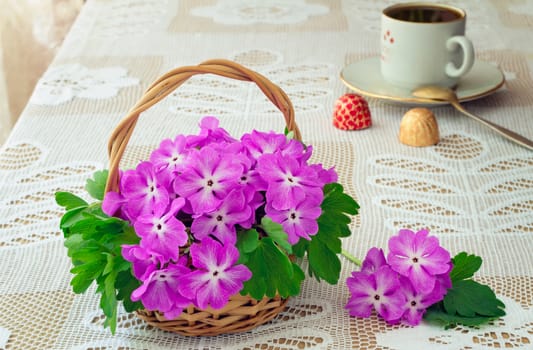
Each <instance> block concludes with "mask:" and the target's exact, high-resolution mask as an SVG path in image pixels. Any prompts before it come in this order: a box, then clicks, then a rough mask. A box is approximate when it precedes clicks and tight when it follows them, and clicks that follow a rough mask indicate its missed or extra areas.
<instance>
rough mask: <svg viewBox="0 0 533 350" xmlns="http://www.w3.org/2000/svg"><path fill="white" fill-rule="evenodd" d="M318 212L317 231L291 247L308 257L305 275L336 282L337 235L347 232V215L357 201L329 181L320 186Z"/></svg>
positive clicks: (354, 212) (338, 269)
mask: <svg viewBox="0 0 533 350" xmlns="http://www.w3.org/2000/svg"><path fill="white" fill-rule="evenodd" d="M321 208H322V214H321V215H320V217H319V218H318V220H317V222H318V233H317V234H316V235H314V236H313V237H312V239H311V241H310V242H308V241H304V240H302V239H301V240H300V241H299V242H298V243H297V244H296V245H295V246H294V247H293V252H294V253H295V255H296V256H299V257H302V256H303V255H304V253H305V252H307V256H308V259H309V274H310V275H311V276H314V277H315V278H316V279H317V280H319V281H320V280H321V279H323V280H325V281H326V282H328V283H330V284H336V283H337V282H338V280H339V277H340V270H341V263H340V259H339V257H338V255H337V254H340V253H341V250H342V242H341V240H340V238H341V237H348V236H350V235H351V230H350V227H349V226H348V225H349V224H350V223H351V218H350V216H349V215H355V214H357V213H358V209H359V205H358V204H357V202H356V201H355V200H354V199H353V198H352V197H350V196H349V195H347V194H345V193H344V189H343V187H342V185H340V184H338V183H331V184H327V185H326V186H324V200H323V201H322V204H321Z"/></svg>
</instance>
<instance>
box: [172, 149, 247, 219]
mask: <svg viewBox="0 0 533 350" xmlns="http://www.w3.org/2000/svg"><path fill="white" fill-rule="evenodd" d="M242 171H243V169H242V166H241V165H240V164H239V163H237V162H233V157H232V155H231V154H221V153H219V152H216V151H215V150H214V149H212V148H211V147H209V146H206V147H204V148H202V149H201V150H199V151H197V152H194V153H191V155H190V162H189V166H188V167H187V169H185V170H184V171H183V173H182V174H181V176H179V177H177V178H176V179H175V181H174V189H175V191H176V193H178V194H179V195H180V196H182V197H185V198H187V200H188V201H189V203H190V205H191V207H192V210H193V212H194V213H193V214H196V215H199V214H203V213H208V212H210V211H213V210H216V208H218V207H219V206H220V204H221V203H222V201H223V200H224V198H225V197H226V196H227V195H228V193H229V192H230V191H231V190H232V189H233V188H235V187H236V186H238V182H237V181H238V179H239V178H240V177H241V175H242Z"/></svg>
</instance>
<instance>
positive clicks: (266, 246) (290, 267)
mask: <svg viewBox="0 0 533 350" xmlns="http://www.w3.org/2000/svg"><path fill="white" fill-rule="evenodd" d="M247 256H248V257H247V263H246V266H248V268H249V269H250V271H251V272H252V278H251V279H250V280H248V281H246V282H244V287H243V290H242V291H241V294H243V295H245V294H250V295H251V296H252V297H253V298H255V299H262V298H263V297H264V296H265V295H266V296H268V297H274V296H276V294H279V295H280V296H282V297H288V296H290V295H297V294H299V291H300V284H301V282H302V280H303V279H304V274H303V271H301V269H300V268H299V267H298V265H296V264H293V263H292V262H291V261H290V259H289V258H288V256H287V255H286V254H285V253H284V252H283V251H281V250H280V248H279V247H278V246H277V245H276V244H275V243H274V240H273V239H272V238H270V237H264V238H262V239H261V240H259V241H258V244H257V247H256V249H255V250H253V251H252V252H250V253H248V254H247Z"/></svg>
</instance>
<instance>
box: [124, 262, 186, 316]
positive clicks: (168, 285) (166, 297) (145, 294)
mask: <svg viewBox="0 0 533 350" xmlns="http://www.w3.org/2000/svg"><path fill="white" fill-rule="evenodd" d="M183 263H184V262H183V261H180V263H178V264H170V265H169V266H168V267H167V268H165V269H162V270H157V271H153V272H152V273H151V274H150V275H149V276H148V278H146V280H144V281H143V284H142V285H141V286H140V287H139V288H137V289H135V290H134V291H133V292H132V293H131V300H133V301H139V300H140V301H141V302H142V304H143V305H144V307H145V308H147V309H148V310H159V311H161V312H163V313H164V314H165V317H166V318H168V319H173V318H175V317H176V316H177V315H179V314H180V313H181V312H182V311H183V309H184V308H185V307H187V306H188V305H189V304H190V303H191V300H190V299H188V298H186V297H184V296H183V295H182V294H181V293H180V292H179V286H180V284H181V278H182V276H184V275H186V274H187V273H188V272H189V271H190V270H189V269H188V268H187V267H186V266H184V264H183Z"/></svg>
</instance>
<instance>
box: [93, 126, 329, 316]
mask: <svg viewBox="0 0 533 350" xmlns="http://www.w3.org/2000/svg"><path fill="white" fill-rule="evenodd" d="M200 128H201V131H200V133H199V135H188V136H184V135H178V136H176V137H175V138H174V139H173V140H171V139H166V140H163V141H162V142H161V144H160V146H159V148H157V149H156V150H154V151H153V152H152V154H151V156H150V160H149V161H143V162H141V163H139V164H138V165H137V167H136V169H134V170H127V171H124V172H123V173H122V174H121V179H120V186H119V188H120V193H117V192H108V193H107V194H106V196H105V198H104V200H103V203H102V209H103V211H104V212H105V213H106V214H108V215H110V216H118V217H120V218H121V219H124V220H126V221H128V222H129V223H130V224H131V225H132V226H133V227H134V229H135V232H136V234H137V235H138V237H139V238H140V241H139V243H137V244H132V245H123V246H122V255H123V257H124V259H125V260H127V261H129V262H131V264H132V272H133V274H134V276H135V278H137V279H138V280H139V281H140V282H141V283H142V284H141V285H140V287H138V288H137V289H135V290H134V291H133V292H132V294H131V299H132V300H133V301H138V300H140V301H141V302H142V304H143V305H144V306H145V307H146V308H148V309H150V310H159V311H160V312H163V313H164V314H165V317H167V318H175V317H176V316H178V315H179V314H180V313H181V312H182V310H183V308H185V307H187V306H188V305H190V304H194V305H195V306H196V307H198V308H200V309H205V308H206V307H208V306H211V307H212V308H215V309H216V308H222V307H223V306H224V305H225V304H226V303H227V302H228V300H229V298H230V296H232V295H233V294H236V293H238V292H239V291H241V290H242V289H243V283H244V282H245V281H248V280H250V279H251V277H252V271H251V270H250V268H249V267H247V266H246V265H245V264H243V263H239V257H240V254H239V250H238V249H237V247H236V244H237V242H238V241H239V234H240V233H244V232H246V231H248V230H251V229H252V228H253V227H258V225H259V224H260V223H261V221H262V219H263V218H267V219H269V220H271V222H272V224H278V225H280V227H281V228H282V231H283V232H284V233H285V234H286V242H287V243H288V245H289V246H294V245H296V244H297V243H298V242H299V240H300V239H302V238H303V239H305V240H308V241H309V240H310V239H311V237H312V236H314V235H316V234H317V233H318V230H319V225H318V221H317V219H318V218H319V217H320V215H321V214H322V209H321V204H322V202H323V199H324V191H323V188H324V186H325V185H326V184H328V183H333V182H335V181H336V180H337V174H336V173H335V171H334V170H333V169H324V168H323V167H322V165H320V164H309V158H310V157H311V155H312V147H305V146H304V145H303V144H302V143H301V142H299V141H297V140H293V139H289V138H287V136H286V135H284V134H277V133H274V132H270V133H265V132H259V131H253V132H252V133H249V134H245V135H243V136H242V137H241V138H240V140H237V139H234V138H233V137H231V136H230V135H229V134H228V133H227V132H226V131H225V130H224V129H222V128H220V127H219V122H218V120H217V119H216V118H214V117H205V118H203V119H202V121H201V123H200Z"/></svg>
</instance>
